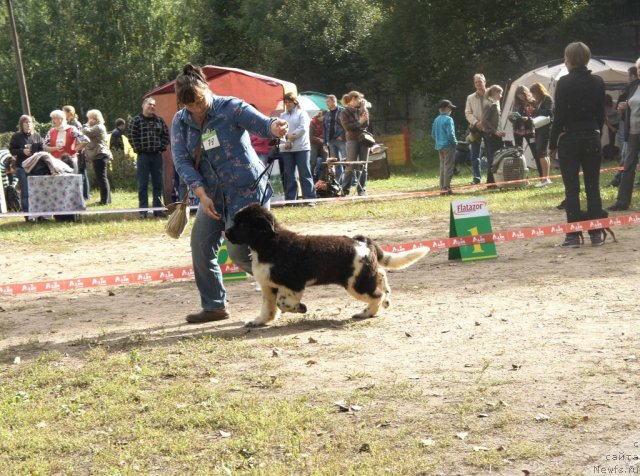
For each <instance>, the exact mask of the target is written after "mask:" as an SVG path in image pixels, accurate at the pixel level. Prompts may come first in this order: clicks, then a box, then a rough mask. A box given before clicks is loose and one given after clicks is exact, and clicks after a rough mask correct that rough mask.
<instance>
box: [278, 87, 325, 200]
mask: <svg viewBox="0 0 640 476" xmlns="http://www.w3.org/2000/svg"><path fill="white" fill-rule="evenodd" d="M283 102H284V108H285V111H284V112H283V113H282V114H281V115H280V117H281V118H282V119H284V120H286V121H287V122H288V123H289V132H288V133H287V135H286V136H285V138H284V141H285V142H284V150H283V151H282V162H283V163H284V183H285V198H286V199H287V200H296V199H297V198H298V183H297V182H296V169H297V170H298V176H299V178H300V188H301V189H302V197H303V198H304V199H314V198H316V191H315V187H314V185H313V178H312V175H311V153H310V150H311V144H310V142H309V122H310V119H309V115H308V114H307V113H306V112H305V111H303V110H302V108H301V107H300V103H299V102H298V98H297V97H296V96H295V95H294V94H293V93H287V94H285V96H284V101H283ZM307 205H308V206H315V203H314V202H308V203H307Z"/></svg>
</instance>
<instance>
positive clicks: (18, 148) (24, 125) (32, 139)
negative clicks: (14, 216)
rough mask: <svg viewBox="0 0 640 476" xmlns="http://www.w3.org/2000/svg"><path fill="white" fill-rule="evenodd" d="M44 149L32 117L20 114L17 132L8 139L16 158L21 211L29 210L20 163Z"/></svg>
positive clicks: (27, 185)
mask: <svg viewBox="0 0 640 476" xmlns="http://www.w3.org/2000/svg"><path fill="white" fill-rule="evenodd" d="M42 150H44V143H43V140H42V137H41V136H40V134H38V133H37V132H35V131H34V129H33V119H32V117H31V116H26V115H24V116H20V120H19V121H18V132H16V133H15V134H13V135H12V136H11V140H10V141H9V152H11V155H13V156H14V157H15V158H16V159H17V160H16V175H17V176H18V183H19V184H20V205H21V206H22V211H23V212H25V213H28V212H29V182H28V180H27V172H26V170H24V168H23V167H22V163H23V162H24V161H25V160H26V159H27V158H29V157H30V156H32V155H33V154H35V153H36V152H41V151H42ZM26 220H27V221H34V219H32V218H31V217H26Z"/></svg>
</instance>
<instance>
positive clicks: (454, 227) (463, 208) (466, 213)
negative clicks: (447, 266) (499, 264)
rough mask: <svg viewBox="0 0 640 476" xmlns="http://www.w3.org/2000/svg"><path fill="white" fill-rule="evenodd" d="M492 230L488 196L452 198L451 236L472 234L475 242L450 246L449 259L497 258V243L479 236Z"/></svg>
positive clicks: (476, 259)
mask: <svg viewBox="0 0 640 476" xmlns="http://www.w3.org/2000/svg"><path fill="white" fill-rule="evenodd" d="M492 231H493V230H492V229H491V219H490V218H489V208H488V207H487V199H486V198H482V197H477V198H471V199H466V200H452V201H451V213H450V219H449V238H456V237H462V236H470V237H471V240H472V243H473V244H472V245H470V246H460V247H456V248H449V259H450V260H454V259H461V260H462V261H478V260H484V259H496V258H497V257H498V253H497V252H496V245H495V243H489V242H487V241H486V239H485V238H484V237H483V236H477V235H484V234H486V233H491V232H492Z"/></svg>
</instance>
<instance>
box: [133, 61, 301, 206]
mask: <svg viewBox="0 0 640 476" xmlns="http://www.w3.org/2000/svg"><path fill="white" fill-rule="evenodd" d="M202 70H203V72H204V75H205V77H206V78H207V81H208V83H209V89H211V91H212V92H213V93H214V94H216V95H219V96H235V97H237V98H240V99H243V100H244V101H246V102H248V103H249V104H253V105H254V106H256V108H257V109H258V110H259V111H260V112H262V113H263V114H266V115H270V114H271V112H272V111H273V110H275V109H276V108H277V106H278V103H279V102H282V97H283V96H284V95H285V94H286V93H294V94H297V91H298V90H297V88H296V85H295V84H293V83H290V82H288V81H283V80H281V79H276V78H271V77H269V76H264V75H262V74H258V73H252V72H251V71H245V70H242V69H237V68H226V67H223V66H211V65H207V66H203V67H202ZM151 96H153V98H154V99H155V100H156V114H158V115H159V116H160V117H162V118H163V119H164V121H165V122H166V123H167V125H168V126H169V128H171V122H172V120H173V116H174V114H175V113H176V112H177V111H178V103H177V100H176V93H175V81H170V82H168V83H166V84H163V85H162V86H159V87H157V88H155V89H153V90H151V91H149V92H148V93H146V94H145V95H144V97H145V98H147V97H151ZM163 165H164V167H163V170H164V174H163V176H164V198H165V203H169V202H170V201H171V190H172V188H173V179H174V169H173V160H172V158H171V151H170V150H168V151H167V152H165V154H164V157H163Z"/></svg>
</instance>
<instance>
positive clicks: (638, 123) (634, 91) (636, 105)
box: [607, 58, 640, 211]
mask: <svg viewBox="0 0 640 476" xmlns="http://www.w3.org/2000/svg"><path fill="white" fill-rule="evenodd" d="M636 68H640V58H638V61H636ZM639 84H640V81H637V80H636V81H634V82H632V83H631V84H630V85H629V88H628V90H627V91H625V92H626V93H627V101H626V103H620V109H621V110H622V111H624V137H625V139H626V141H627V147H626V150H625V155H624V170H623V171H622V176H621V177H620V186H619V187H618V196H617V197H616V201H615V203H614V204H613V205H611V206H610V207H609V208H608V209H607V210H610V211H620V210H628V209H629V206H630V205H631V196H632V194H633V180H634V179H635V176H636V166H637V165H638V153H639V152H640V88H639V87H638V85H639Z"/></svg>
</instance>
